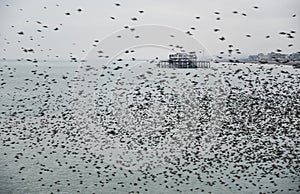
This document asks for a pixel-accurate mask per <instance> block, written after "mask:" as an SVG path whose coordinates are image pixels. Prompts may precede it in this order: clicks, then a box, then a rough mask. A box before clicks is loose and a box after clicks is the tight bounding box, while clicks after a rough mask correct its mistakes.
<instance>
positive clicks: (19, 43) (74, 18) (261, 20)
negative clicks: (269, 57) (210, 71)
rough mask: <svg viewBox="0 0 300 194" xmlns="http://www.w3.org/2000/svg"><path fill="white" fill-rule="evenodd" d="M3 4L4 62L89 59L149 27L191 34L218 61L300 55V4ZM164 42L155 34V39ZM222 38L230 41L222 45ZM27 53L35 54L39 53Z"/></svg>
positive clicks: (235, 0)
mask: <svg viewBox="0 0 300 194" xmlns="http://www.w3.org/2000/svg"><path fill="white" fill-rule="evenodd" d="M0 2H1V3H0V26H1V28H0V45H1V50H0V58H7V59H14V58H22V57H23V58H38V59H54V58H57V57H58V58H60V59H69V58H70V56H74V57H77V58H80V59H83V58H85V56H86V55H87V54H88V52H89V51H90V50H91V49H92V48H93V46H92V45H93V44H96V43H97V42H95V40H99V42H101V40H103V39H105V38H106V37H109V36H111V35H112V34H113V33H115V32H117V31H120V30H123V29H124V26H130V27H132V26H139V25H148V24H154V25H162V26H168V27H171V28H174V29H177V30H181V31H183V32H187V31H190V32H191V33H192V34H193V35H192V36H193V37H194V38H195V39H196V40H198V41H199V42H200V43H201V44H202V45H203V46H204V47H206V49H207V50H208V51H209V52H210V53H212V54H214V55H217V54H219V53H220V52H222V51H224V52H225V53H227V50H228V49H229V45H232V49H233V50H235V49H239V51H240V52H241V54H242V55H248V54H257V53H258V52H264V53H267V52H271V51H276V50H277V49H280V50H282V52H283V53H292V52H298V51H300V38H299V35H298V32H299V30H300V29H299V28H300V20H299V17H300V1H299V0H276V1H275V0H242V1H241V0H226V1H224V0H209V1H204V0H190V1H182V0H165V1H162V0H128V1H123V0H122V1H121V0H119V1H111V0H101V1H99V0H89V1H88V0H85V1H83V0H82V1H78V0H63V1H55V0H53V1H46V0H45V1H43V0H41V1H37V0H26V1H25V0H24V1H6V0H1V1H0ZM115 3H119V4H120V6H116V5H115ZM254 6H258V8H254ZM78 9H81V11H80V10H79V11H78ZM139 11H144V12H143V13H140V12H139ZM234 11H236V12H237V13H236V14H234V13H233V12H234ZM215 12H219V14H216V13H215ZM66 13H69V14H70V15H66ZM243 14H244V15H243ZM295 15H296V16H295ZM293 16H294V17H293ZM111 17H113V18H114V19H112V18H111ZM196 17H200V19H197V18H196ZM218 17H219V18H220V19H219V20H217V18H218ZM131 18H137V21H133V20H132V19H131ZM43 26H44V27H43ZM191 28H195V30H193V29H191ZM54 29H56V30H54ZM214 29H220V31H217V32H214ZM280 32H285V33H289V34H290V35H291V36H292V37H291V36H290V38H288V36H289V35H288V34H287V35H286V34H285V35H281V34H279V33H280ZM292 32H295V33H292ZM18 33H19V34H18ZM22 33H23V34H22ZM247 35H248V37H247ZM158 36H159V33H157V34H156V33H153V37H158ZM187 36H189V35H187ZM266 36H270V38H266ZM221 37H224V38H225V40H223V41H221V40H220V38H221ZM24 49H34V53H32V52H24Z"/></svg>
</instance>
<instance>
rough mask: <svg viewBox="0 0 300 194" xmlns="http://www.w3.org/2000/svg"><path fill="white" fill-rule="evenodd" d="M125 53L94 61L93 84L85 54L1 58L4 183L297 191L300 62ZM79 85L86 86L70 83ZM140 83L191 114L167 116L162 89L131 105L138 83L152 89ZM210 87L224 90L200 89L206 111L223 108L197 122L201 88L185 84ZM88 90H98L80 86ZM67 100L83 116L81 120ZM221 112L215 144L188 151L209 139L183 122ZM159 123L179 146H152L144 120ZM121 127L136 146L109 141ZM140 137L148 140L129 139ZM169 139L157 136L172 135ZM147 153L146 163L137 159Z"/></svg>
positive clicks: (85, 189)
mask: <svg viewBox="0 0 300 194" xmlns="http://www.w3.org/2000/svg"><path fill="white" fill-rule="evenodd" d="M128 63H129V66H128V68H127V69H126V68H123V69H121V70H114V66H113V67H111V69H108V70H107V69H105V70H102V69H101V68H100V69H101V71H99V72H98V74H97V76H96V77H98V75H99V79H97V83H96V84H95V85H96V87H89V85H90V84H91V83H90V82H89V80H88V78H89V76H88V74H87V75H86V77H80V79H78V78H77V75H78V74H80V72H82V71H84V72H89V71H88V70H87V67H88V66H86V65H85V64H83V65H82V64H80V63H74V62H73V63H71V62H63V61H53V62H39V63H31V62H24V61H21V62H18V61H2V62H0V79H1V81H0V84H1V87H0V92H1V93H0V103H1V104H0V112H1V115H0V118H1V122H0V126H1V128H0V130H1V131H0V140H1V144H0V146H1V149H0V156H1V157H0V193H104V194H110V193H259V192H263V193H272V192H273V193H274V192H275V193H297V192H299V182H300V174H299V154H300V152H299V151H300V147H299V138H297V137H299V136H298V135H299V107H300V105H299V87H300V84H299V76H300V74H299V72H300V71H299V70H297V69H293V68H292V67H291V66H284V65H259V64H228V63H224V64H222V63H217V64H213V65H212V67H211V68H210V69H161V68H157V67H155V65H154V64H151V63H148V62H146V61H138V62H128ZM116 65H118V64H116ZM80 67H82V68H80ZM147 72H148V73H147ZM101 74H103V76H101ZM112 74H113V75H112ZM81 75H83V74H81ZM157 75H158V76H157ZM195 75H197V76H195ZM122 77H124V79H121V78H122ZM80 80H81V81H80ZM196 82H197V83H196ZM78 83H79V84H81V83H82V85H84V87H83V88H84V89H82V88H79V89H76V86H77V85H78ZM76 84H77V85H76ZM147 84H149V85H150V86H149V87H150V88H152V86H153V87H154V86H155V87H158V88H159V87H164V88H165V90H164V93H163V96H170V97H174V94H176V96H179V98H176V97H175V100H177V104H180V105H182V107H183V109H188V110H191V111H193V112H192V113H190V112H188V111H184V110H183V111H181V113H182V115H183V116H180V113H178V114H179V116H178V117H179V118H180V119H178V120H180V121H177V120H176V121H174V122H173V120H172V119H173V116H174V117H175V114H174V115H173V112H170V113H169V114H166V112H167V111H169V110H173V109H172V108H170V109H166V107H168V105H171V104H172V103H171V100H170V98H164V99H160V98H158V97H153V98H151V99H153V101H150V102H153V104H152V105H151V106H149V107H151V108H152V109H151V108H148V109H146V110H144V109H143V111H140V110H141V109H131V108H132V107H133V108H134V107H135V106H137V107H138V105H141V104H139V103H140V102H142V99H139V97H137V98H134V97H133V96H136V93H138V92H140V93H141V94H148V93H151V91H153V90H151V89H149V88H148V87H147ZM74 88H75V89H74ZM95 88H96V89H95ZM137 88H138V89H137ZM212 88H214V89H215V91H217V90H218V91H219V90H221V92H212V93H208V94H207V96H210V95H209V94H212V96H210V97H207V98H209V100H207V104H206V105H208V107H207V109H205V110H207V112H209V111H211V109H215V108H219V110H220V113H219V112H218V111H217V113H218V115H216V116H215V117H209V118H210V119H212V120H209V122H206V121H201V118H202V117H200V116H199V115H200V114H203V115H205V113H206V112H205V111H202V110H204V108H203V107H205V106H204V105H203V104H202V102H203V99H205V98H206V96H201V95H198V93H196V94H197V95H196V94H195V93H193V92H191V91H198V89H200V90H199V91H201V92H202V91H203V92H207V91H210V89H212ZM86 91H88V92H89V93H92V94H93V96H84V94H85V92H86ZM78 92H79V94H78ZM123 92H125V93H123ZM135 92H136V93H135ZM201 92H200V93H201ZM137 96H139V95H137ZM157 96H159V97H160V95H158V94H157ZM126 97H127V98H126ZM196 97H199V98H200V97H201V100H202V101H201V102H198V100H196ZM166 99H167V102H161V100H163V101H166ZM181 99H184V100H185V101H180V100H181ZM199 101H200V100H199ZM95 102H98V103H95ZM136 102H137V103H138V104H136ZM210 102H217V103H210ZM80 103H83V104H81V105H80V107H81V108H80V110H81V111H82V112H80V110H78V106H77V105H78V104H80ZM155 103H156V104H155ZM198 103H199V104H198ZM218 103H221V105H219V104H218ZM215 104H218V106H216V107H209V106H214V105H215ZM99 105H100V106H99ZM130 105H132V106H130ZM184 105H186V106H184ZM197 105H199V107H197ZM200 105H201V107H200ZM86 107H88V108H86ZM90 107H92V109H93V110H90ZM191 107H192V108H191ZM250 107H251V108H250ZM85 108H86V109H85ZM189 108H190V109H189ZM74 110H75V111H78V112H80V113H83V114H82V115H83V116H82V117H78V118H76V117H75V116H76V115H77V114H73V112H74ZM117 110H118V111H117ZM197 111H199V112H197ZM214 111H215V110H214ZM145 112H146V113H147V115H142V116H141V115H140V114H143V113H145ZM104 113H105V114H104ZM208 114H209V113H208ZM74 115H75V116H74ZM78 115H81V114H78ZM78 115H77V116H78ZM168 115H173V116H170V117H167V116H168ZM220 117H221V118H220ZM120 118H121V119H120ZM129 118H130V120H131V122H126V119H129ZM203 118H206V117H205V116H203ZM217 118H218V119H220V121H219V122H220V123H218V129H219V130H220V131H218V133H215V134H214V135H215V137H214V139H213V144H211V145H210V146H209V147H207V148H205V152H203V153H202V154H195V148H199V147H203V146H204V145H202V144H201V146H199V145H194V144H189V142H188V141H190V142H191V143H195V142H197V141H196V137H190V136H191V134H192V133H196V132H192V131H191V130H190V128H191V129H192V128H197V127H195V126H197V124H198V125H199V126H200V127H199V128H201V127H203V126H202V125H201V124H203V123H211V122H213V120H214V119H217ZM118 119H119V120H118ZM168 119H169V120H168ZM161 120H163V121H164V122H162V123H160V121H161ZM193 120H197V122H195V123H194V122H192V121H193ZM198 120H199V122H198ZM112 121H116V122H115V123H112ZM143 121H144V123H143ZM147 122H148V123H147ZM154 122H156V123H154ZM124 123H126V124H124ZM165 123H172V124H174V126H175V127H173V128H174V129H173V128H172V129H171V132H170V133H171V134H172V135H174V136H176V135H178V136H179V137H176V138H177V139H176V140H178V141H176V143H174V144H172V145H174V147H172V146H166V145H161V144H159V143H156V144H155V146H153V145H152V144H153V143H154V142H156V140H155V141H154V140H152V139H151V138H153V134H152V133H151V130H155V129H157V128H160V129H161V130H164V129H168V127H167V126H165V125H164V124H165ZM153 126H155V127H153ZM188 126H191V127H190V128H189V127H188ZM212 126H214V125H209V127H212ZM105 127H106V128H105ZM209 127H208V129H210V128H209ZM186 128H188V129H189V130H187V131H188V132H186V131H185V130H186ZM111 129H118V130H116V131H111ZM147 129H151V130H149V132H147V133H145V131H146V130H147ZM176 130H177V131H176ZM133 131H135V132H133ZM135 133H136V134H140V136H138V135H137V137H135V135H136V134H135ZM124 134H125V135H124ZM126 134H127V135H128V134H129V137H127V136H126ZM130 135H131V136H130ZM125 136H126V137H127V138H128V139H129V140H128V142H130V145H132V146H133V148H128V147H127V146H124V145H123V144H120V143H116V142H119V141H120V142H121V141H122V140H121V139H122V138H124V137H125ZM141 136H144V139H143V143H140V144H138V143H136V139H141ZM148 136H149V139H150V140H147V138H148ZM160 136H162V135H161V133H160ZM150 137H151V138H150ZM155 137H156V136H155ZM170 137H172V138H173V136H168V135H166V137H165V138H164V139H158V141H161V142H164V143H165V144H167V143H166V142H169V143H170V142H171V143H172V142H175V140H174V138H173V139H172V138H170ZM185 137H186V138H185ZM197 137H198V136H197ZM168 138H169V139H168ZM154 139H155V138H154ZM132 142H134V143H132ZM145 142H148V144H147V143H145ZM141 144H146V145H147V146H148V148H147V146H144V145H141ZM135 146H137V147H136V148H135ZM165 146H166V149H164V148H165ZM145 147H146V148H145ZM121 148H122V149H121ZM171 148H174V150H175V151H174V155H175V156H171V155H172V154H170V149H171ZM183 148H184V149H183ZM140 149H142V151H141V152H139V153H140V155H135V154H136V152H135V151H136V150H140ZM145 149H146V150H147V149H148V150H147V151H143V150H145ZM149 150H150V151H149ZM176 150H177V151H176ZM128 152H129V154H128ZM166 152H167V153H166ZM153 153H155V154H156V155H151V154H153ZM120 156H121V157H123V159H124V160H123V161H121V162H120V161H119V159H120ZM143 156H144V158H143ZM146 156H147V157H146ZM126 157H127V158H126ZM186 157H187V158H188V159H186ZM165 158H168V159H165ZM118 161H119V162H118ZM124 161H126V162H124ZM138 161H140V162H138ZM122 162H123V163H122ZM145 163H147V164H148V163H149V165H152V168H149V169H148V168H144V166H143V164H145ZM140 167H141V168H140Z"/></svg>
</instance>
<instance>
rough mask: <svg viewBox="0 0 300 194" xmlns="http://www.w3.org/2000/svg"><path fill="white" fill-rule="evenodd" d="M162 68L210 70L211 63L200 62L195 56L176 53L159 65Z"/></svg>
mask: <svg viewBox="0 0 300 194" xmlns="http://www.w3.org/2000/svg"><path fill="white" fill-rule="evenodd" d="M158 66H159V67H160V68H210V61H198V60H197V56H196V55H195V54H186V53H176V54H171V55H169V60H162V61H160V62H159V63H158Z"/></svg>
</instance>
